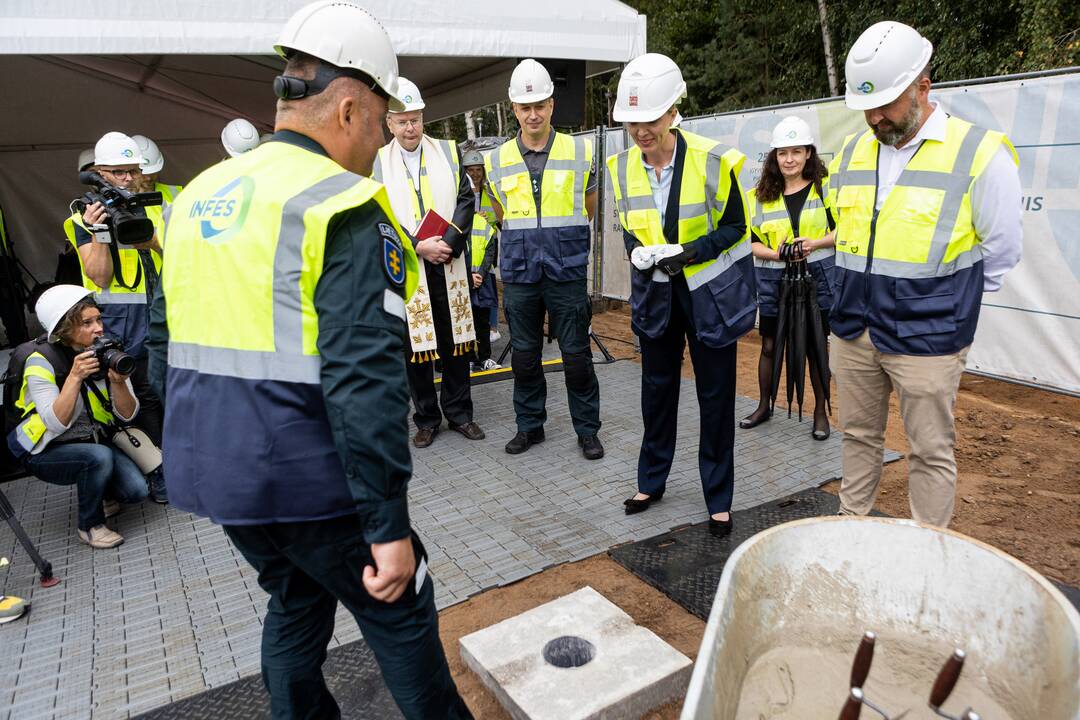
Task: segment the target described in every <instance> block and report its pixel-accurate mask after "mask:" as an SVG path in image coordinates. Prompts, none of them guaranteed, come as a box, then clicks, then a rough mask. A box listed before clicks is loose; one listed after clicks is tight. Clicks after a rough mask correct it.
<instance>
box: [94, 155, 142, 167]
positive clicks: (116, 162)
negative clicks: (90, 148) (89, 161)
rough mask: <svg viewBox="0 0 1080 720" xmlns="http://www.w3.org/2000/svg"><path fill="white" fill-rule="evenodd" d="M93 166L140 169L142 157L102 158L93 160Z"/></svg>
mask: <svg viewBox="0 0 1080 720" xmlns="http://www.w3.org/2000/svg"><path fill="white" fill-rule="evenodd" d="M94 164H95V165H107V166H109V167H122V166H124V165H134V166H136V167H138V168H140V169H141V168H142V157H141V156H140V157H103V158H98V157H95V158H94Z"/></svg>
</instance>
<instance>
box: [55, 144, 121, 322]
mask: <svg viewBox="0 0 1080 720" xmlns="http://www.w3.org/2000/svg"><path fill="white" fill-rule="evenodd" d="M113 164H119V163H113ZM92 292H93V291H92V290H87V289H86V288H84V287H80V286H78V285H53V286H52V287H51V288H49V289H48V290H46V291H45V292H43V293H41V297H39V298H38V301H37V303H35V304H34V312H35V313H36V314H37V317H38V322H40V323H41V326H42V327H43V328H45V332H47V333H48V334H49V342H56V341H57V338H55V337H53V330H55V329H56V326H57V325H59V324H60V321H61V320H62V319H63V317H64V316H65V315H67V312H68V310H70V309H71V308H73V307H75V303H77V302H79V301H80V300H82V299H83V298H84V297H86V296H87V295H89V294H91V293H92Z"/></svg>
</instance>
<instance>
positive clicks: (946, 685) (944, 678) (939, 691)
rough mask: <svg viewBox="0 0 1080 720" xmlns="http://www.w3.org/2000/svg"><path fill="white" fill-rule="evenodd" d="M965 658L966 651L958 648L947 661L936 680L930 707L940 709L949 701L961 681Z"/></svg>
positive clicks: (931, 692) (931, 691)
mask: <svg viewBox="0 0 1080 720" xmlns="http://www.w3.org/2000/svg"><path fill="white" fill-rule="evenodd" d="M965 657H966V656H965V653H964V651H963V650H961V649H959V648H957V649H956V650H953V654H952V655H950V656H949V659H948V660H946V661H945V665H944V666H942V668H941V672H939V673H938V676H937V679H936V680H934V687H933V688H932V689H931V690H930V707H933V708H939V707H941V706H942V705H944V704H945V701H946V700H948V699H949V695H951V694H952V691H953V688H955V687H956V682H957V681H958V680H959V679H960V672H961V671H962V670H963V669H964V658H965Z"/></svg>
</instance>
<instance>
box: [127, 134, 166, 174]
mask: <svg viewBox="0 0 1080 720" xmlns="http://www.w3.org/2000/svg"><path fill="white" fill-rule="evenodd" d="M131 139H132V140H134V141H135V144H136V145H138V146H139V151H140V152H141V153H142V165H141V166H140V169H141V170H142V171H143V173H144V174H146V175H153V174H154V173H156V172H161V168H163V167H165V158H163V157H161V150H159V149H158V146H157V143H156V142H154V141H153V140H151V139H150V138H148V137H146V136H145V135H132V136H131Z"/></svg>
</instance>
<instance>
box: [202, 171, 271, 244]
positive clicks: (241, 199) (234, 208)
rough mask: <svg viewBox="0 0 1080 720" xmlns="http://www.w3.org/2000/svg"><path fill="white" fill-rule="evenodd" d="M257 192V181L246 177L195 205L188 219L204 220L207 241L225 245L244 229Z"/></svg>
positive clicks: (203, 227)
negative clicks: (252, 199)
mask: <svg viewBox="0 0 1080 720" xmlns="http://www.w3.org/2000/svg"><path fill="white" fill-rule="evenodd" d="M254 190H255V181H254V180H253V179H251V178H250V177H248V176H246V175H242V176H241V177H238V178H236V179H235V180H233V181H232V182H230V183H229V184H228V185H226V186H225V187H223V188H221V189H220V190H218V191H217V192H215V193H214V194H213V195H211V196H210V197H208V198H206V199H205V200H196V201H195V202H194V203H192V205H191V212H190V213H189V214H188V217H189V218H191V219H201V222H200V223H199V232H200V233H201V234H202V238H203V240H206V241H208V242H211V243H214V244H218V243H223V242H225V241H226V240H228V239H229V238H230V237H231V236H232V235H233V233H235V232H236V231H237V230H239V229H240V228H241V227H243V225H244V219H245V218H246V217H247V213H248V208H249V207H250V205H251V196H252V195H253V194H254Z"/></svg>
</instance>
